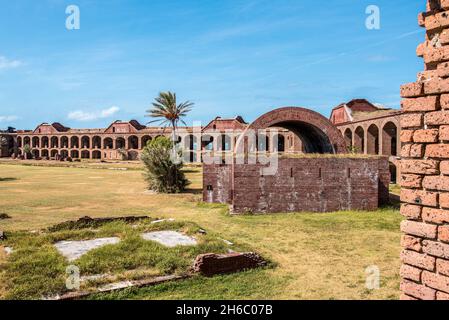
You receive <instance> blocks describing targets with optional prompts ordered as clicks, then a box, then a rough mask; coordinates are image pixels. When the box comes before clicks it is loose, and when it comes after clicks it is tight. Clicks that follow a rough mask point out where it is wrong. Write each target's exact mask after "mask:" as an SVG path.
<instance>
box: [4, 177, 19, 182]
mask: <svg viewBox="0 0 449 320" xmlns="http://www.w3.org/2000/svg"><path fill="white" fill-rule="evenodd" d="M16 180H17V178H0V182H8V181H16Z"/></svg>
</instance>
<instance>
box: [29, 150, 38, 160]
mask: <svg viewBox="0 0 449 320" xmlns="http://www.w3.org/2000/svg"><path fill="white" fill-rule="evenodd" d="M31 154H32V155H33V158H34V159H36V160H38V159H40V153H39V150H38V149H34V150H33V151H31Z"/></svg>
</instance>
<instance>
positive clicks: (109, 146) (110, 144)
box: [103, 138, 114, 149]
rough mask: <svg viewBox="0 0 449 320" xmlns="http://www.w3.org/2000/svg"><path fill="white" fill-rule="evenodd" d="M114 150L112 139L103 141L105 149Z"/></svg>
mask: <svg viewBox="0 0 449 320" xmlns="http://www.w3.org/2000/svg"><path fill="white" fill-rule="evenodd" d="M112 148H114V142H113V141H112V138H105V139H104V140H103V149H112Z"/></svg>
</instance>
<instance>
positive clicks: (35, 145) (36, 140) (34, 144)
mask: <svg viewBox="0 0 449 320" xmlns="http://www.w3.org/2000/svg"><path fill="white" fill-rule="evenodd" d="M39 145H40V143H39V137H33V142H32V146H31V147H32V148H39Z"/></svg>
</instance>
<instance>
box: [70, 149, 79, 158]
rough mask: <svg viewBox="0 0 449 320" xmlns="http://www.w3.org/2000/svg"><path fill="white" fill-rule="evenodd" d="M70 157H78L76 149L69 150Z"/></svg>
mask: <svg viewBox="0 0 449 320" xmlns="http://www.w3.org/2000/svg"><path fill="white" fill-rule="evenodd" d="M70 157H71V158H72V159H78V158H79V157H80V153H79V151H78V150H72V151H70Z"/></svg>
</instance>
